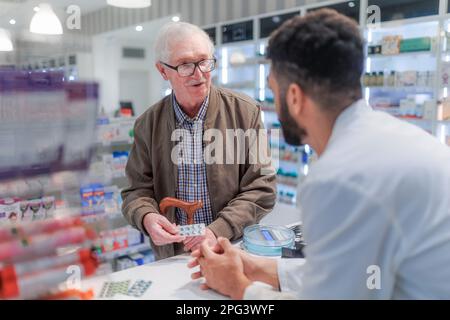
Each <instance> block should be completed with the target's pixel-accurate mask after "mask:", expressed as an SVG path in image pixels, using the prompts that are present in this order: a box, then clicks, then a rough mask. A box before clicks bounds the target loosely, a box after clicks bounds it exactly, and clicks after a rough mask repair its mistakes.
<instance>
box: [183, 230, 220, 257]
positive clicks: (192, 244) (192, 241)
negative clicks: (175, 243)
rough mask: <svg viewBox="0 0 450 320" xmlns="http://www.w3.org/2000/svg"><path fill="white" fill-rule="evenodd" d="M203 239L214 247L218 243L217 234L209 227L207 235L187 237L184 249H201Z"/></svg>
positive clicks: (206, 231)
mask: <svg viewBox="0 0 450 320" xmlns="http://www.w3.org/2000/svg"><path fill="white" fill-rule="evenodd" d="M203 241H207V244H208V245H209V246H210V247H214V246H215V245H216V244H217V238H216V235H215V234H214V233H213V232H212V231H211V230H210V229H209V228H208V227H206V228H205V235H203V236H197V237H188V238H186V240H184V241H183V243H184V251H195V250H197V249H199V248H200V245H201V244H202V242H203Z"/></svg>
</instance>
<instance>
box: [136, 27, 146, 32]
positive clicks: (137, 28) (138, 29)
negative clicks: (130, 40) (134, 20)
mask: <svg viewBox="0 0 450 320" xmlns="http://www.w3.org/2000/svg"><path fill="white" fill-rule="evenodd" d="M142 30H144V27H143V26H136V31H142Z"/></svg>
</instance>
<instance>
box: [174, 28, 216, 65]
mask: <svg viewBox="0 0 450 320" xmlns="http://www.w3.org/2000/svg"><path fill="white" fill-rule="evenodd" d="M169 48H170V52H171V55H170V62H171V63H173V64H176V65H178V64H181V63H188V62H197V61H200V60H202V59H209V58H211V48H210V46H209V43H208V40H207V39H205V37H203V36H201V35H192V36H191V37H189V38H184V39H174V40H172V41H170V42H169Z"/></svg>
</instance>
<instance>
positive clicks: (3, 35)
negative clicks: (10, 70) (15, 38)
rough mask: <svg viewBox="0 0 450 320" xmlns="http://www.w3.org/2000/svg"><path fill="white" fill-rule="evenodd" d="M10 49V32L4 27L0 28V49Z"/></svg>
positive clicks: (11, 45)
mask: <svg viewBox="0 0 450 320" xmlns="http://www.w3.org/2000/svg"><path fill="white" fill-rule="evenodd" d="M12 50H13V44H12V41H11V34H10V33H9V32H8V31H7V30H5V29H0V51H12Z"/></svg>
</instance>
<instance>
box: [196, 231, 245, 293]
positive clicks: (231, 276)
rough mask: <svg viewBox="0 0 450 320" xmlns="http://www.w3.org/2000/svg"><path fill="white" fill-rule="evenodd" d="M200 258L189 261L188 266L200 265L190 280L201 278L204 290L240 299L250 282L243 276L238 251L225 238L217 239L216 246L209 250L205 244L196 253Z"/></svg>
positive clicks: (242, 267) (242, 265) (242, 266)
mask: <svg viewBox="0 0 450 320" xmlns="http://www.w3.org/2000/svg"><path fill="white" fill-rule="evenodd" d="M196 254H199V255H200V256H199V257H197V258H196V259H195V260H193V261H191V262H190V263H189V264H188V266H189V267H191V268H192V267H194V266H196V265H197V264H198V265H200V272H197V273H194V274H193V275H192V278H194V279H195V278H198V277H201V276H203V277H204V278H205V279H206V283H205V285H204V286H203V288H204V289H206V288H212V289H214V290H216V291H218V292H220V293H221V294H224V295H227V296H230V297H231V298H232V299H242V298H243V296H244V292H245V289H246V288H247V287H248V286H249V285H250V284H251V281H250V280H249V279H248V278H247V277H246V276H245V274H244V264H243V262H242V258H241V256H240V253H239V250H238V249H236V248H234V247H233V246H232V245H231V243H230V241H228V239H225V238H219V239H218V245H216V246H214V247H213V248H211V247H210V246H209V245H208V244H207V243H206V242H203V243H202V244H201V246H200V250H199V251H196Z"/></svg>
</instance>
